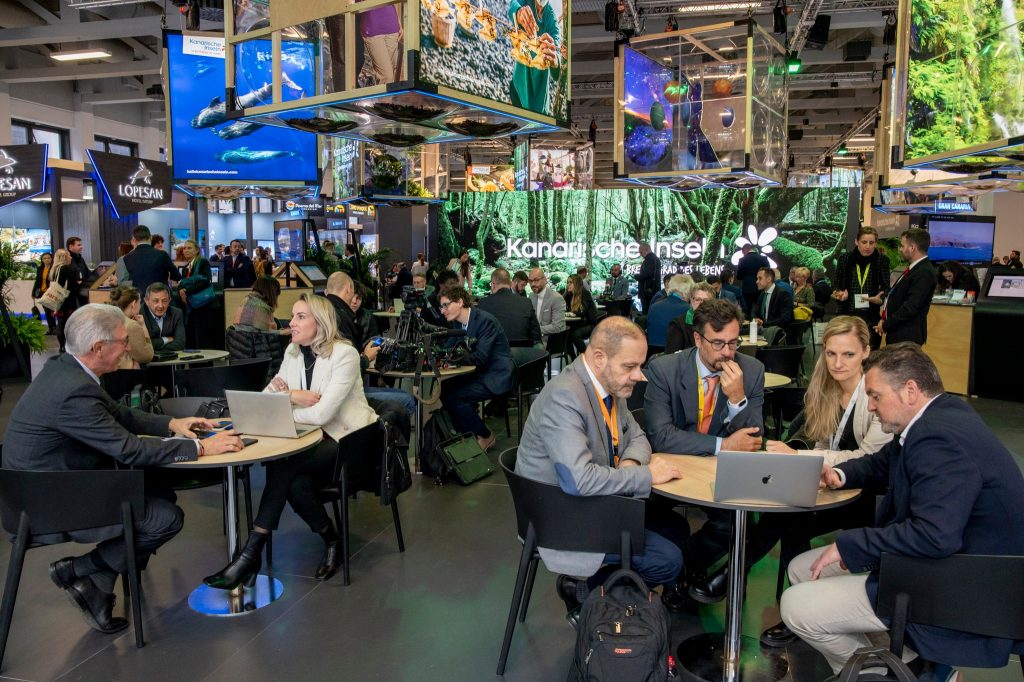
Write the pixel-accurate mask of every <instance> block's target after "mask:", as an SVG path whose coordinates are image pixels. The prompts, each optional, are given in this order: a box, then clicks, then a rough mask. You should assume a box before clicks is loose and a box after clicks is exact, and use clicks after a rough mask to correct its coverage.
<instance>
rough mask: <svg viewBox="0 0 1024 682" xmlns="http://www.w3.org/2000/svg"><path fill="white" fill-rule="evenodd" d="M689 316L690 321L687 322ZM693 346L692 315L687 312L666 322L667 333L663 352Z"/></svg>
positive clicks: (671, 351)
mask: <svg viewBox="0 0 1024 682" xmlns="http://www.w3.org/2000/svg"><path fill="white" fill-rule="evenodd" d="M687 318H690V322H687V321H686V320H687ZM687 348H693V317H692V316H691V315H690V313H689V312H687V313H686V314H684V315H680V316H679V317H677V318H676V319H674V320H672V321H671V322H669V323H668V334H666V335H665V352H666V353H675V352H676V351H680V350H685V349H687Z"/></svg>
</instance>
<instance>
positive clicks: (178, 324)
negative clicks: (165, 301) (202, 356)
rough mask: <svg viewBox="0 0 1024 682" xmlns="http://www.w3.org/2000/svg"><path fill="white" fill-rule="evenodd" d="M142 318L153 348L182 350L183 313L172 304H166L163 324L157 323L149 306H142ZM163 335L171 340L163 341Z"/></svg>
mask: <svg viewBox="0 0 1024 682" xmlns="http://www.w3.org/2000/svg"><path fill="white" fill-rule="evenodd" d="M142 319H144V320H145V321H146V330H147V331H148V332H149V338H151V339H152V340H153V350H184V349H185V314H184V313H182V312H181V310H179V309H178V308H175V307H174V306H168V308H167V312H166V313H164V319H163V325H157V323H156V317H155V316H154V315H153V313H152V311H151V310H150V309H149V306H147V305H143V306H142ZM164 336H169V337H171V341H169V342H164V340H163V338H162V337H164Z"/></svg>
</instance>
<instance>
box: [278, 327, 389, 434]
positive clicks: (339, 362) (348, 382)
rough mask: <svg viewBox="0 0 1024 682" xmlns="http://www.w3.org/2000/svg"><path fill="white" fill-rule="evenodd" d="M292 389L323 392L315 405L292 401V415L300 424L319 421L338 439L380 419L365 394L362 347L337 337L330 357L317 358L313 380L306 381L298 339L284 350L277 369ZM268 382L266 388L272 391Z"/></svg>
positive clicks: (318, 423) (325, 429) (325, 430)
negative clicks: (361, 359) (360, 362)
mask: <svg viewBox="0 0 1024 682" xmlns="http://www.w3.org/2000/svg"><path fill="white" fill-rule="evenodd" d="M277 376H278V377H281V378H282V379H284V380H285V382H287V384H288V388H289V389H292V390H309V391H314V392H316V393H319V394H320V400H319V401H318V402H317V404H316V405H313V406H312V407H298V406H296V405H292V417H293V418H294V419H295V421H297V422H298V423H300V424H316V425H317V426H319V427H321V428H323V430H324V433H326V434H327V435H329V436H330V437H331V438H333V439H334V440H340V439H342V438H344V437H345V436H347V435H348V434H350V433H352V432H353V431H357V430H359V429H361V428H363V427H364V426H368V425H369V424H372V423H373V422H374V421H375V420H376V419H377V413H376V412H374V411H373V409H372V408H370V405H369V403H367V402H366V396H365V395H364V394H363V383H362V377H361V375H360V373H359V351H357V350H356V349H355V347H354V346H352V345H351V344H350V343H346V342H344V341H335V342H334V347H333V349H332V350H331V355H330V357H325V358H317V359H316V362H315V363H314V364H313V380H312V381H310V382H309V384H308V385H307V384H306V367H305V360H304V358H303V357H302V350H301V349H300V348H299V345H298V344H297V343H292V344H289V345H288V348H286V349H285V351H284V359H283V360H282V361H281V368H280V369H279V370H278V371H277ZM269 389H270V386H269V385H268V386H267V388H265V389H264V391H268V390H269Z"/></svg>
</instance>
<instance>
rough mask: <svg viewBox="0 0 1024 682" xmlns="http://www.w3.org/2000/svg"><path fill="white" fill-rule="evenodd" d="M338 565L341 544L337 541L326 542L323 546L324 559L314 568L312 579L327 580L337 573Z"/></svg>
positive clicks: (339, 563) (339, 562)
mask: <svg viewBox="0 0 1024 682" xmlns="http://www.w3.org/2000/svg"><path fill="white" fill-rule="evenodd" d="M340 565H341V543H340V542H339V541H337V540H335V541H333V542H328V543H327V544H326V545H325V546H324V557H323V559H321V560H320V565H319V566H317V567H316V573H315V574H314V576H313V577H314V578H316V579H317V580H327V579H328V578H330V577H331V576H332V575H334V574H335V572H337V570H338V566H340Z"/></svg>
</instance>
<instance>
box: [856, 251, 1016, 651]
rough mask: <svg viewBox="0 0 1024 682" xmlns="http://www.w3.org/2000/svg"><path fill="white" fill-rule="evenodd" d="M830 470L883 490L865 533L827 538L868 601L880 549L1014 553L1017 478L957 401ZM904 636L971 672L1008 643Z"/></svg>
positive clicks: (917, 633) (935, 406)
mask: <svg viewBox="0 0 1024 682" xmlns="http://www.w3.org/2000/svg"><path fill="white" fill-rule="evenodd" d="M915 269H916V268H915ZM837 468H838V469H840V470H841V471H842V472H843V473H844V474H845V476H846V486H845V487H847V488H865V489H869V490H886V489H887V490H888V492H887V493H886V495H885V497H884V498H883V499H882V503H881V505H880V507H879V513H878V516H877V519H876V522H875V525H874V527H871V528H857V529H852V530H846V531H842V532H840V533H839V534H838V535H837V537H836V544H837V545H838V548H839V553H840V555H841V556H842V558H843V562H844V563H845V564H846V565H847V566H848V567H849V569H850V571H851V572H854V573H863V572H868V571H870V572H871V575H870V576H869V577H868V581H867V591H868V597H869V598H870V599H871V602H872V603H875V602H876V600H877V597H878V573H877V571H878V567H879V562H880V560H881V556H882V553H883V552H889V553H892V554H901V555H905V556H912V557H924V558H931V559H939V558H942V557H947V556H949V555H951V554H996V555H1014V556H1021V555H1024V477H1022V476H1021V471H1020V468H1019V467H1018V466H1017V464H1016V463H1015V462H1014V459H1013V456H1012V455H1011V454H1010V453H1009V451H1007V449H1006V448H1005V447H1004V446H1003V444H1002V443H1001V442H1000V440H999V439H998V438H996V436H995V435H994V434H993V433H992V432H991V431H990V430H989V429H988V427H986V426H985V424H984V423H983V422H982V421H981V419H980V418H979V417H978V415H977V414H976V413H975V412H974V410H972V409H971V408H970V407H968V406H967V405H966V404H965V403H964V402H963V401H962V400H961V399H959V398H956V397H954V396H950V395H941V396H939V397H938V398H936V399H935V400H934V401H933V402H932V403H931V404H930V405H928V407H926V408H925V411H924V414H922V415H921V417H920V419H918V420H917V422H915V423H914V425H913V426H911V427H910V430H909V431H908V433H907V435H906V440H905V442H904V444H903V445H902V447H901V446H900V444H899V439H898V438H896V439H894V440H893V441H892V442H891V443H889V444H888V445H886V446H885V447H884V448H882V449H881V450H879V451H878V452H876V453H875V454H873V455H867V456H865V457H861V458H859V459H853V460H850V461H847V462H843V463H842V464H840V465H839V466H838V467H837ZM1018 606H1019V605H1018ZM907 638H908V642H907V644H908V645H909V646H910V647H912V648H913V649H914V651H916V652H917V653H918V654H920V655H921V656H923V657H924V658H925V659H927V660H933V661H934V660H942V661H944V662H948V663H950V664H952V665H957V666H970V667H979V668H987V667H998V666H1000V665H1004V664H1005V663H1006V659H1007V657H1008V656H1009V654H1010V650H1011V648H1012V646H1013V642H1011V641H1009V640H1005V639H996V638H988V637H980V636H977V635H972V634H967V633H963V632H957V631H954V630H947V629H944V628H935V627H929V626H922V625H909V626H908V627H907Z"/></svg>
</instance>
